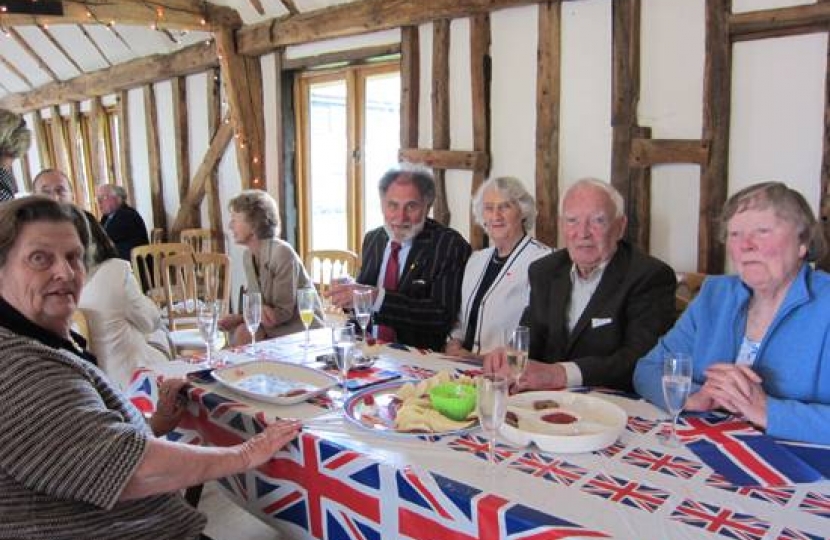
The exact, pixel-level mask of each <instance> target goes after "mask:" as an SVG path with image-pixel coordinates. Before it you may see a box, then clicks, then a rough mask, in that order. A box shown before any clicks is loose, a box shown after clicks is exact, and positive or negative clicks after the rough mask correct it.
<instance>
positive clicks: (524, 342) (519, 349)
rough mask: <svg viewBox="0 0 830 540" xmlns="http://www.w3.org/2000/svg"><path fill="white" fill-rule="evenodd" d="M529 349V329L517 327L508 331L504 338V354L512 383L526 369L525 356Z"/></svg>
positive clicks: (516, 380)
mask: <svg viewBox="0 0 830 540" xmlns="http://www.w3.org/2000/svg"><path fill="white" fill-rule="evenodd" d="M529 348H530V328H528V327H527V326H517V327H516V328H515V329H513V330H508V331H507V332H506V333H505V336H504V353H505V355H506V357H507V367H508V368H510V375H511V376H512V377H513V382H518V380H519V379H520V378H521V376H522V374H523V373H524V371H525V368H526V367H527V354H528V349H529Z"/></svg>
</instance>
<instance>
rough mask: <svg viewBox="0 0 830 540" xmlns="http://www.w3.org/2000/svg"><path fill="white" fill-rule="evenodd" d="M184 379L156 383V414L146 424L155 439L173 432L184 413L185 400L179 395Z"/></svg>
mask: <svg viewBox="0 0 830 540" xmlns="http://www.w3.org/2000/svg"><path fill="white" fill-rule="evenodd" d="M185 384H187V380H186V379H165V380H163V381H161V380H160V381H159V382H158V389H159V398H158V402H157V403H156V412H154V413H153V415H152V416H151V417H150V419H149V421H148V423H149V424H150V428H151V429H152V430H153V434H155V435H156V436H157V437H160V436H162V435H165V434H167V433H170V432H171V431H173V430H174V429H175V428H176V426H177V425H179V421H180V420H181V419H182V414H183V413H184V407H185V401H186V400H185V398H184V397H183V396H181V394H179V392H180V391H181V389H182V388H183V387H184V385H185Z"/></svg>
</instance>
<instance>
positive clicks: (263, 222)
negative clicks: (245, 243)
mask: <svg viewBox="0 0 830 540" xmlns="http://www.w3.org/2000/svg"><path fill="white" fill-rule="evenodd" d="M228 208H230V209H231V211H232V212H237V213H240V214H243V215H244V216H245V219H246V220H247V221H248V223H250V224H251V227H253V229H254V234H255V235H256V237H257V238H274V237H276V236H279V234H280V212H279V208H278V207H277V201H275V200H274V198H273V197H271V196H270V195H269V194H268V193H266V192H264V191H262V190H260V189H246V190H244V191H243V192H242V193H240V194H239V195H237V196H236V197H234V198H233V199H231V200H230V202H229V203H228Z"/></svg>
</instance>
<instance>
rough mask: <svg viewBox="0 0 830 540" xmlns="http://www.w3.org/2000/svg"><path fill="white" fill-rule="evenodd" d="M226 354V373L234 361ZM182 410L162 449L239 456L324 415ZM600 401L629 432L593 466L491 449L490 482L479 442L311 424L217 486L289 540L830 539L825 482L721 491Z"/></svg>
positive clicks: (408, 369)
mask: <svg viewBox="0 0 830 540" xmlns="http://www.w3.org/2000/svg"><path fill="white" fill-rule="evenodd" d="M292 339H293V338H292ZM293 345H296V339H294V341H291V340H282V341H279V342H277V344H276V346H275V347H274V348H272V349H270V351H271V352H270V353H266V356H269V355H270V356H269V357H271V356H273V355H274V354H275V352H274V351H276V350H279V353H280V357H281V359H283V360H285V359H287V358H289V357H290V358H294V359H296V360H297V361H301V359H302V357H303V352H301V351H298V350H296V349H293V348H292V346H293ZM257 346H258V347H269V346H271V345H270V344H268V343H266V344H258V345H257ZM232 354H234V355H236V356H235V357H234V358H235V359H237V360H238V359H239V357H244V356H245V355H246V354H247V353H246V351H245V350H244V349H243V350H238V351H234V352H233V353H232ZM262 354H263V353H262V351H259V352H258V353H256V355H257V356H259V355H262ZM305 358H306V359H307V358H308V355H305ZM382 362H385V363H386V364H387V367H390V368H393V369H399V370H401V371H403V372H404V373H405V374H406V375H407V376H413V375H421V376H428V375H430V374H431V373H433V372H434V371H435V370H440V369H452V370H458V371H464V370H469V369H470V366H469V365H466V364H457V363H453V362H451V361H449V360H448V359H446V358H443V357H440V356H438V355H434V354H427V353H425V352H424V351H418V350H413V351H404V350H400V349H389V348H385V349H384V353H383V354H382ZM154 379H155V374H150V373H146V372H145V373H139V374H138V375H137V377H136V378H135V379H134V385H133V390H134V392H135V395H136V397H137V399H138V400H139V401H141V400H142V399H145V400H146V401H147V402H152V401H153V395H152V394H153V392H154ZM142 394H146V395H145V396H143V397H142ZM189 397H190V400H191V402H190V405H189V408H188V414H187V416H186V418H185V420H184V421H183V423H182V429H181V430H179V431H178V432H177V433H176V434H175V435H174V437H175V438H178V439H179V440H183V441H191V442H195V443H209V444H214V445H230V444H235V443H238V442H240V441H242V440H244V439H245V438H247V437H249V436H251V435H252V434H255V433H257V432H259V431H260V430H261V429H262V426H263V425H264V424H266V423H267V422H269V421H272V420H273V419H274V418H277V417H297V418H311V417H315V416H319V415H321V414H326V409H325V407H326V406H327V402H326V401H325V400H318V401H316V402H313V403H303V404H299V405H295V406H291V407H278V406H272V405H269V404H266V403H258V402H254V401H246V400H244V398H240V397H238V396H236V395H234V394H233V393H231V392H229V391H227V390H226V389H224V388H222V387H220V386H218V385H217V384H215V383H211V382H205V381H203V382H198V381H197V382H196V383H195V384H194V385H193V387H192V389H191V390H190V391H189ZM603 397H605V398H606V399H608V400H610V401H613V402H614V403H617V404H618V405H620V406H622V407H623V408H624V409H625V410H626V411H627V412H628V413H629V421H628V426H627V429H626V430H625V432H624V434H623V435H622V437H621V438H620V440H619V441H618V442H617V443H616V444H614V445H613V446H610V447H608V448H606V449H604V450H601V451H597V452H592V453H585V454H551V453H544V452H540V451H537V450H535V449H534V448H533V447H530V448H513V447H509V446H506V445H500V446H499V448H498V452H497V458H498V465H497V466H496V468H495V472H490V471H488V469H487V467H486V466H485V465H486V464H485V460H486V441H485V439H484V438H483V437H482V436H481V435H480V434H479V433H476V432H473V433H469V434H465V435H460V436H449V437H405V438H404V437H388V436H387V437H383V436H380V435H378V434H375V433H369V432H367V431H365V430H363V429H362V428H360V427H358V426H354V425H352V424H350V423H345V422H343V421H342V420H338V421H335V422H327V423H322V422H321V423H319V424H317V423H315V425H317V426H318V427H316V428H312V429H308V430H306V431H305V432H304V433H303V434H302V436H301V437H300V438H299V439H298V440H297V441H295V442H294V443H293V444H291V445H290V446H289V447H288V448H287V449H286V450H285V451H283V452H281V453H279V454H277V455H275V456H274V459H272V460H271V461H270V462H269V463H268V464H266V465H265V466H263V467H261V468H259V469H258V470H255V471H251V472H248V473H246V474H241V475H238V476H235V477H231V478H226V479H224V480H222V481H221V483H222V485H223V486H224V488H225V489H226V490H227V492H228V494H229V495H230V496H231V497H232V498H233V499H234V500H235V501H236V502H237V503H238V504H240V505H242V506H244V507H245V508H246V509H248V510H249V511H250V512H251V513H253V514H255V515H257V516H259V517H260V518H262V519H264V520H265V521H267V522H269V523H271V524H273V525H274V526H275V527H277V528H279V529H281V530H284V531H287V532H288V534H289V535H290V537H291V538H303V537H308V538H317V539H324V538H325V539H329V540H338V539H366V540H370V539H376V540H380V539H392V538H400V539H413V540H414V539H436V540H438V539H441V540H446V539H449V540H454V539H458V540H461V539H465V540H466V539H471V540H472V539H493V540H495V539H519V538H522V539H534V540H543V539H560V538H620V539H630V540H648V539H654V540H669V539H690V538H701V539H739V540H761V539H768V540H772V539H797V538H800V539H813V540H818V539H820V538H822V539H823V538H828V537H830V482H828V481H826V480H822V481H819V482H814V483H806V484H797V485H786V486H776V487H752V486H738V485H734V484H732V483H730V482H729V481H727V480H726V479H725V478H724V477H723V476H721V475H719V474H717V473H715V472H714V471H713V470H712V469H711V468H709V466H707V465H706V464H704V463H703V462H702V461H701V460H700V459H699V458H698V457H697V456H696V455H695V454H694V453H692V452H691V451H689V450H688V449H687V448H685V447H681V448H676V449H675V448H671V449H668V448H666V447H665V446H663V445H662V444H661V443H660V441H659V440H658V438H657V435H658V434H659V432H660V431H661V430H662V428H663V427H664V423H663V422H662V419H663V418H664V416H665V415H664V414H662V413H661V411H659V410H657V409H656V408H654V407H652V406H651V405H649V404H647V403H645V402H643V401H640V400H634V399H630V398H627V397H623V396H618V395H612V394H605V395H604V396H603ZM329 416H330V415H329Z"/></svg>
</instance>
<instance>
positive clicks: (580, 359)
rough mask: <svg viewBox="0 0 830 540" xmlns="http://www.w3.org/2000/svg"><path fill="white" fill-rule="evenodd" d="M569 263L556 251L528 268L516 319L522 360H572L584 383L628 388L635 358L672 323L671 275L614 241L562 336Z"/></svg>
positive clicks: (568, 291)
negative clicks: (526, 333)
mask: <svg viewBox="0 0 830 540" xmlns="http://www.w3.org/2000/svg"><path fill="white" fill-rule="evenodd" d="M572 265H573V263H572V261H571V258H570V256H569V255H568V251H567V250H565V249H563V250H560V251H556V252H555V253H552V254H550V255H547V256H545V257H543V258H541V259H539V260H537V261H536V262H534V263H533V264H532V265H531V266H530V269H529V271H528V273H529V276H530V304H529V305H528V307H527V309H526V310H525V313H524V315H523V317H522V321H523V323H524V324H526V325H528V326H530V358H533V359H535V360H539V361H542V362H549V363H554V362H560V361H571V362H575V363H576V364H577V365H578V366H579V369H580V370H581V372H582V379H583V383H584V384H585V385H588V386H608V387H612V388H618V389H620V390H626V391H631V390H632V383H631V377H632V374H633V372H634V366H635V364H636V363H637V360H638V359H639V358H640V357H642V356H644V355H645V354H646V353H647V352H648V351H649V350H651V348H652V347H653V346H654V345H655V343H657V339H658V338H659V337H660V336H662V335H663V334H664V333H666V332H667V331H668V330H669V328H671V326H672V324H673V323H674V290H675V286H676V278H675V273H674V270H672V269H671V268H670V267H669V266H668V265H666V264H665V263H663V262H662V261H659V260H657V259H655V258H654V257H650V256H648V255H646V254H644V253H642V252H640V251H639V250H637V249H635V248H633V247H632V246H631V245H630V244H628V243H627V242H620V243H619V245H618V247H617V252H616V253H615V254H614V256H613V257H612V258H611V260H610V261H609V263H608V266H606V267H605V272H604V273H603V275H602V279H601V280H600V283H599V285H598V286H597V289H596V291H595V292H594V295H593V296H592V297H591V300H590V301H589V302H588V305H587V306H586V307H585V311H584V312H583V313H582V316H581V317H580V319H579V321H578V322H577V324H576V326H574V329H573V332H571V333H570V334H569V333H568V328H567V321H566V319H567V309H568V303H569V301H570V296H571V277H570V272H571V267H572Z"/></svg>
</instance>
